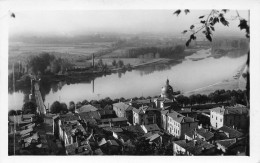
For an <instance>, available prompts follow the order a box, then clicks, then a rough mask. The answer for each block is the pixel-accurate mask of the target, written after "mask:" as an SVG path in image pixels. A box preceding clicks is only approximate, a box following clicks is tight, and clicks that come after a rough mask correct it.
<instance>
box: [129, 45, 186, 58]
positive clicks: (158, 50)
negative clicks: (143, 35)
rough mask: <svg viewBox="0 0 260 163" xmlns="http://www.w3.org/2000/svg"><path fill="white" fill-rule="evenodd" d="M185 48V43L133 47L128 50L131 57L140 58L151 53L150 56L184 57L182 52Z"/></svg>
mask: <svg viewBox="0 0 260 163" xmlns="http://www.w3.org/2000/svg"><path fill="white" fill-rule="evenodd" d="M184 50H185V46H184V45H177V46H175V47H140V48H132V49H129V50H128V57H129V58H138V57H140V56H143V57H144V56H145V54H149V57H152V58H156V57H158V54H159V57H167V58H179V57H184V56H183V55H182V54H183V52H184Z"/></svg>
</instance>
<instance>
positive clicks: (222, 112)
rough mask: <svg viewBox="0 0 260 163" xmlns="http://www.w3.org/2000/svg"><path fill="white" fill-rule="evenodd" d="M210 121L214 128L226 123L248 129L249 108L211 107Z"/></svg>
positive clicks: (226, 124)
mask: <svg viewBox="0 0 260 163" xmlns="http://www.w3.org/2000/svg"><path fill="white" fill-rule="evenodd" d="M210 123H211V126H212V127H213V128H214V129H218V128H220V127H222V126H224V125H225V126H230V127H234V128H237V129H247V128H248V125H249V109H248V108H247V107H243V106H234V107H216V108H213V109H210Z"/></svg>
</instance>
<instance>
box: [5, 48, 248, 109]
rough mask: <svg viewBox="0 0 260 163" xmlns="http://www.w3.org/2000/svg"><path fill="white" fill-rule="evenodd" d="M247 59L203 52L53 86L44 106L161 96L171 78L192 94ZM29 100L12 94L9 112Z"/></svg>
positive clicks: (176, 86)
mask: <svg viewBox="0 0 260 163" xmlns="http://www.w3.org/2000/svg"><path fill="white" fill-rule="evenodd" d="M196 58H197V59H198V58H199V60H196ZM246 59H247V56H246V55H243V56H242V57H238V58H229V57H221V58H213V57H210V50H209V49H208V50H200V51H198V52H197V53H194V54H193V55H191V56H189V57H186V59H185V60H184V61H182V62H181V63H178V64H176V63H175V64H174V63H171V64H165V63H164V64H159V65H158V64H157V65H149V66H146V67H142V68H138V69H135V70H132V71H127V72H125V73H114V74H111V75H107V76H102V77H98V78H96V79H95V80H94V81H89V82H83V83H76V84H67V83H64V82H60V83H58V84H53V85H52V86H51V87H50V90H48V91H47V92H46V95H44V97H45V101H44V103H45V105H46V106H47V107H48V105H51V104H52V103H53V102H54V101H56V100H57V101H60V102H65V103H66V104H67V105H68V103H69V102H70V101H74V102H75V103H76V102H78V101H83V100H84V99H86V100H88V101H90V100H92V99H97V100H98V99H102V98H105V97H110V98H111V99H115V98H120V97H124V98H132V97H140V96H144V97H147V96H155V95H159V94H160V91H161V87H162V86H164V85H165V81H166V79H167V78H168V79H169V81H170V85H172V87H173V89H174V90H175V91H181V92H186V91H191V90H194V89H197V88H200V87H205V86H207V85H211V84H214V83H217V82H220V81H223V80H225V79H227V78H230V77H232V76H233V75H234V74H235V73H236V71H237V70H238V69H239V67H241V65H243V64H244V63H245V62H246ZM27 96H28V94H25V93H23V92H21V91H18V92H14V93H9V94H8V99H9V101H8V104H9V110H10V109H14V110H18V109H21V108H22V105H23V102H24V99H27V98H28V97H27Z"/></svg>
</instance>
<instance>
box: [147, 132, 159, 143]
mask: <svg viewBox="0 0 260 163" xmlns="http://www.w3.org/2000/svg"><path fill="white" fill-rule="evenodd" d="M159 137H160V135H159V134H158V133H156V134H153V135H151V136H149V137H148V138H146V139H148V140H150V141H154V140H155V139H157V138H159Z"/></svg>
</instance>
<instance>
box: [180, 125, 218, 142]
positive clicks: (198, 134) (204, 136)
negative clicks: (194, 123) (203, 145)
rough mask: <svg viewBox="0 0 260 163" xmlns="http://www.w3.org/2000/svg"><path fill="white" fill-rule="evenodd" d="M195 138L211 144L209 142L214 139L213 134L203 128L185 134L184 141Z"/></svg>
mask: <svg viewBox="0 0 260 163" xmlns="http://www.w3.org/2000/svg"><path fill="white" fill-rule="evenodd" d="M195 138H199V139H201V140H204V141H207V142H211V140H212V139H214V133H213V132H211V131H209V129H204V128H198V129H197V128H195V129H193V130H190V131H188V132H187V133H185V139H187V140H192V139H195Z"/></svg>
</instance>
